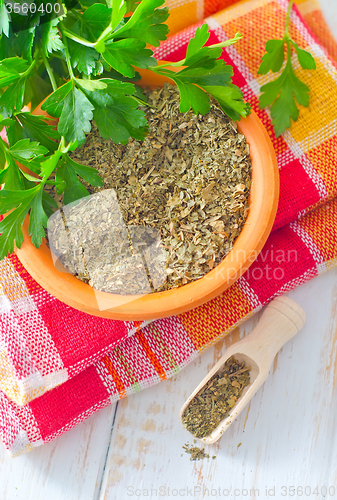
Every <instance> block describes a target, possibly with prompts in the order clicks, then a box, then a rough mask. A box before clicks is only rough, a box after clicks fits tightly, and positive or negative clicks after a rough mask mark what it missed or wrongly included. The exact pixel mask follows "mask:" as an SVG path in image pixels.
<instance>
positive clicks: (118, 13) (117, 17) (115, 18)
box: [110, 0, 133, 30]
mask: <svg viewBox="0 0 337 500" xmlns="http://www.w3.org/2000/svg"><path fill="white" fill-rule="evenodd" d="M110 6H111V7H113V9H112V15H111V20H110V25H111V28H112V29H113V30H115V29H116V28H117V26H119V24H120V23H121V21H122V20H123V18H124V16H125V14H126V13H127V12H131V9H130V8H129V9H128V5H127V3H126V2H125V1H124V0H113V1H112V0H111V5H110ZM127 9H128V10H127ZM132 12H133V9H132Z"/></svg>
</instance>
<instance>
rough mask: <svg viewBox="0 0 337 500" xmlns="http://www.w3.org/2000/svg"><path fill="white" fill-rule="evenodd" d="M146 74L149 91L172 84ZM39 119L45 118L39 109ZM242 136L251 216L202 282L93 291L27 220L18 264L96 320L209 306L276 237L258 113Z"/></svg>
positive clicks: (271, 179) (269, 152)
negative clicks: (128, 292) (144, 290)
mask: <svg viewBox="0 0 337 500" xmlns="http://www.w3.org/2000/svg"><path fill="white" fill-rule="evenodd" d="M141 73H142V80H141V82H140V83H141V85H142V86H144V87H152V88H153V87H158V86H160V85H163V84H164V82H165V81H169V80H168V79H165V78H162V77H160V76H158V75H155V74H153V73H152V72H150V71H142V72H141ZM35 113H36V114H46V113H45V112H43V111H41V107H40V106H39V107H38V108H37V109H36V111H35ZM238 130H239V131H240V132H241V133H242V134H244V135H245V136H246V138H247V142H248V144H249V147H250V156H251V160H252V186H251V192H250V201H249V214H248V217H247V221H246V223H245V225H244V227H243V229H242V231H241V233H240V235H239V236H238V238H237V240H236V241H235V244H234V246H233V249H232V251H231V252H230V253H229V254H228V255H227V256H226V257H225V258H224V259H223V261H222V262H221V263H220V264H219V265H218V266H217V267H215V268H214V269H213V270H212V271H210V272H209V273H207V274H206V275H205V276H204V277H203V278H201V279H199V280H197V281H194V282H192V283H189V284H187V285H184V286H181V287H179V288H175V289H172V290H167V291H164V292H157V293H151V294H148V295H142V296H122V295H116V294H110V293H106V292H99V291H96V290H93V289H92V288H91V287H90V286H89V285H87V284H85V283H83V282H82V281H80V280H78V279H77V278H76V277H75V276H73V275H71V274H68V273H65V272H62V271H59V270H58V269H56V268H55V266H54V264H53V260H52V256H51V252H50V250H49V248H48V246H47V244H46V241H43V243H42V245H41V246H40V248H39V249H36V248H35V247H34V245H33V244H32V242H31V239H30V237H29V235H28V223H29V220H28V218H27V219H26V221H25V223H24V227H23V232H24V243H23V244H22V246H21V248H20V249H16V254H17V256H18V258H19V259H20V261H21V263H22V264H23V265H24V267H25V268H26V269H27V271H28V272H29V273H30V274H31V276H32V277H33V278H34V279H35V280H36V281H37V282H38V283H39V284H40V285H41V286H42V287H43V288H44V289H46V290H47V291H48V292H49V293H50V294H51V295H53V296H54V297H56V298H58V299H59V300H61V301H62V302H64V303H66V304H68V305H69V306H71V307H74V308H75V309H78V310H80V311H83V312H86V313H88V314H92V315H95V316H101V317H104V318H111V319H118V320H134V321H135V320H137V321H141V320H148V319H157V318H162V317H167V316H172V315H174V314H179V313H182V312H185V311H188V310H189V309H193V308H195V307H197V306H200V305H201V304H204V303H205V302H208V301H209V300H211V299H213V298H214V297H216V296H217V295H219V294H221V293H222V292H223V291H224V290H226V288H228V287H229V286H230V285H232V284H233V283H234V282H235V281H236V280H237V279H238V278H239V277H240V276H241V275H242V274H243V273H244V272H245V271H246V270H247V269H248V268H249V266H250V265H251V264H252V262H253V261H254V260H255V259H256V257H257V255H258V254H259V252H260V251H261V249H262V247H263V246H264V244H265V242H266V239H267V237H268V235H269V233H270V231H271V228H272V225H273V222H274V219H275V215H276V210H277V204H278V196H279V175H278V167H277V161H276V155H275V152H274V149H273V146H272V144H271V141H270V139H269V136H268V134H267V131H266V130H265V128H264V126H263V125H262V123H261V121H260V120H259V118H258V116H257V115H256V114H255V113H254V112H252V113H251V114H250V115H249V116H248V118H245V119H241V121H240V122H239V123H238ZM130 299H131V300H130Z"/></svg>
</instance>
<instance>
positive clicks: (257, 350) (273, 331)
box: [225, 296, 305, 374]
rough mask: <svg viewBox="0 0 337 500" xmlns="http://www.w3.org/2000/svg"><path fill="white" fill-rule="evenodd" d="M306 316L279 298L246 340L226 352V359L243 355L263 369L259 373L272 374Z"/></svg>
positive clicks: (267, 308)
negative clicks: (286, 346)
mask: <svg viewBox="0 0 337 500" xmlns="http://www.w3.org/2000/svg"><path fill="white" fill-rule="evenodd" d="M304 323H305V312H304V311H303V309H302V307H300V306H299V305H298V304H297V303H296V302H294V301H293V300H291V299H289V297H285V296H282V297H277V298H276V299H274V300H273V301H272V302H271V303H270V304H269V305H268V306H267V307H266V309H265V310H264V312H263V314H262V316H261V319H260V321H259V323H258V324H257V326H256V327H255V328H254V330H253V331H252V332H251V333H250V334H249V335H248V336H247V337H246V338H244V339H243V340H241V341H239V342H237V343H236V344H233V345H232V346H231V347H230V348H229V349H228V350H227V352H226V354H225V355H226V357H227V356H228V355H231V353H230V351H233V354H234V353H238V352H240V353H242V354H245V355H247V356H249V357H250V358H251V359H253V360H254V361H255V362H256V363H257V364H258V365H259V367H260V372H263V371H264V370H266V371H267V374H268V372H269V368H270V366H271V363H272V362H273V359H274V357H275V355H276V353H277V352H278V351H279V350H280V349H281V347H282V346H283V345H284V344H285V343H286V342H288V340H290V339H291V338H292V337H293V336H294V335H295V334H296V333H297V332H298V331H299V330H300V329H301V328H302V326H303V325H304Z"/></svg>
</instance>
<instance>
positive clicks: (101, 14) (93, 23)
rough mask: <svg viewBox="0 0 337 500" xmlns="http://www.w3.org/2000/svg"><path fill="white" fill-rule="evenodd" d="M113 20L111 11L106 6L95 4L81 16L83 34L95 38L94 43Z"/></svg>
mask: <svg viewBox="0 0 337 500" xmlns="http://www.w3.org/2000/svg"><path fill="white" fill-rule="evenodd" d="M110 18H111V9H108V8H107V7H106V5H103V4H101V3H95V4H94V5H92V6H91V7H89V8H88V9H87V10H85V11H84V13H83V14H82V16H81V19H80V21H79V23H80V24H81V26H82V33H83V32H84V31H85V33H86V34H89V35H91V36H92V37H93V40H92V41H95V40H96V38H97V37H98V36H99V35H100V34H101V33H102V31H104V30H105V28H107V27H108V25H109V23H110Z"/></svg>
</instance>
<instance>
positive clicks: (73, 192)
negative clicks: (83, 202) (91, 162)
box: [55, 155, 103, 205]
mask: <svg viewBox="0 0 337 500" xmlns="http://www.w3.org/2000/svg"><path fill="white" fill-rule="evenodd" d="M79 177H81V178H82V179H84V180H85V181H87V182H89V183H90V184H92V185H93V186H102V184H103V181H102V179H101V178H100V177H99V175H98V174H97V170H96V169H94V168H92V167H88V166H86V165H81V164H80V163H77V162H75V161H74V160H72V159H71V158H70V157H69V156H68V155H64V157H63V159H62V161H61V165H60V166H59V167H58V169H57V172H56V177H55V179H56V182H57V183H59V184H60V186H63V187H62V189H61V190H58V192H59V194H61V192H64V195H63V202H64V204H65V205H67V204H68V203H71V202H73V201H76V200H78V199H79V198H83V197H84V196H88V195H89V192H88V191H87V190H86V188H85V187H84V186H83V184H82V183H81V181H80V180H79Z"/></svg>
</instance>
